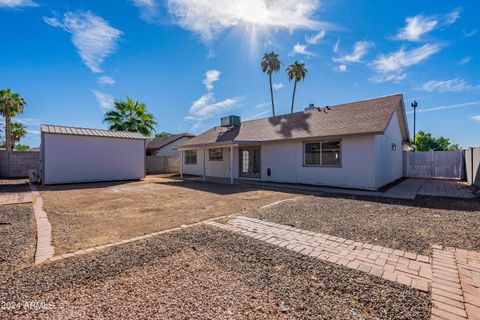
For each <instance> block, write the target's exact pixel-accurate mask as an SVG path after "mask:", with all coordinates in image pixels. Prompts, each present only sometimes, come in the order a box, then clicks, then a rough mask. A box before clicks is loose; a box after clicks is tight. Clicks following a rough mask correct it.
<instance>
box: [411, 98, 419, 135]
mask: <svg viewBox="0 0 480 320" xmlns="http://www.w3.org/2000/svg"><path fill="white" fill-rule="evenodd" d="M417 106H418V103H417V101H415V100H413V102H412V108H413V144H416V143H417V141H416V140H417V137H416V136H417V129H416V125H417Z"/></svg>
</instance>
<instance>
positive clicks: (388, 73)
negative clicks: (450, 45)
mask: <svg viewBox="0 0 480 320" xmlns="http://www.w3.org/2000/svg"><path fill="white" fill-rule="evenodd" d="M440 49H441V48H440V46H438V45H432V44H425V45H423V46H421V47H418V48H416V49H413V50H409V51H407V50H405V49H404V48H401V49H400V50H398V51H396V52H393V53H390V54H388V55H383V54H381V55H379V56H378V57H377V58H376V59H375V60H374V61H373V62H372V63H371V67H372V68H373V70H374V71H376V72H377V73H378V75H377V76H375V77H373V78H372V80H373V81H375V82H383V81H399V80H403V79H405V77H406V73H405V72H404V70H405V69H406V68H408V67H410V66H413V65H415V64H418V63H420V62H422V61H423V60H425V59H427V58H429V57H430V56H432V55H434V54H435V53H437V52H438V51H440Z"/></svg>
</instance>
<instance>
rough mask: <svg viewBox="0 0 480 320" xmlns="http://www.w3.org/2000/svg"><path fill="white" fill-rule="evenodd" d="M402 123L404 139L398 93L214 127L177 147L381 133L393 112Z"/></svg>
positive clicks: (402, 111) (402, 114)
mask: <svg viewBox="0 0 480 320" xmlns="http://www.w3.org/2000/svg"><path fill="white" fill-rule="evenodd" d="M395 111H398V116H399V118H400V119H401V121H403V123H404V126H401V128H402V134H403V137H404V140H407V139H408V128H407V124H406V120H405V111H404V105H403V96H402V95H401V94H396V95H391V96H386V97H380V98H374V99H370V100H364V101H358V102H352V103H346V104H341V105H336V106H331V107H330V110H327V109H325V108H322V109H320V110H319V109H317V108H314V109H309V110H305V111H302V112H296V113H292V114H287V115H280V116H275V117H270V118H263V119H257V120H250V121H244V122H242V123H241V125H240V126H239V127H233V128H225V127H214V128H212V129H210V130H207V131H205V132H204V133H202V134H200V135H198V136H196V137H195V138H192V139H190V140H189V141H187V142H185V143H183V144H182V145H181V147H201V146H209V145H228V144H237V143H238V144H242V143H243V144H248V143H257V142H264V141H276V140H286V139H302V138H312V137H315V138H317V137H334V136H347V135H358V134H382V133H383V132H384V131H385V129H386V127H387V125H388V123H389V122H390V119H391V118H392V116H393V113H394V112H395Z"/></svg>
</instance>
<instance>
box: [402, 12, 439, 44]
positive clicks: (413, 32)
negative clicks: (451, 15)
mask: <svg viewBox="0 0 480 320" xmlns="http://www.w3.org/2000/svg"><path fill="white" fill-rule="evenodd" d="M405 22H406V24H407V25H406V26H405V27H404V28H403V29H401V30H400V32H399V33H398V34H397V36H396V38H397V39H399V40H409V41H419V40H420V37H421V36H422V35H424V34H425V33H428V32H430V31H432V30H433V29H435V27H436V26H437V24H438V21H437V20H436V19H434V18H431V17H424V16H422V15H418V16H415V17H408V18H406V19H405Z"/></svg>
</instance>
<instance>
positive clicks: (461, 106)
mask: <svg viewBox="0 0 480 320" xmlns="http://www.w3.org/2000/svg"><path fill="white" fill-rule="evenodd" d="M477 105H480V101H472V102H465V103H458V104H451V105H445V106H439V107H432V108H426V109H422V108H420V107H419V108H417V113H418V112H433V111H441V110H449V109H458V108H465V107H471V106H477ZM407 113H413V111H408V112H407Z"/></svg>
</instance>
